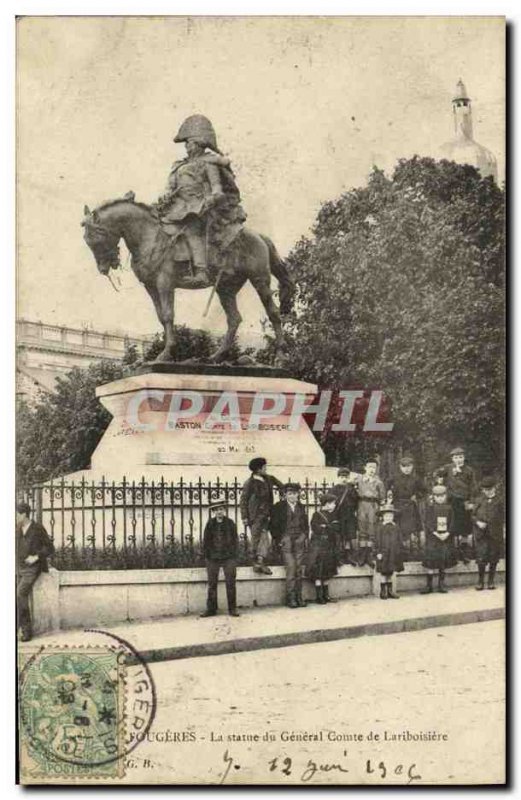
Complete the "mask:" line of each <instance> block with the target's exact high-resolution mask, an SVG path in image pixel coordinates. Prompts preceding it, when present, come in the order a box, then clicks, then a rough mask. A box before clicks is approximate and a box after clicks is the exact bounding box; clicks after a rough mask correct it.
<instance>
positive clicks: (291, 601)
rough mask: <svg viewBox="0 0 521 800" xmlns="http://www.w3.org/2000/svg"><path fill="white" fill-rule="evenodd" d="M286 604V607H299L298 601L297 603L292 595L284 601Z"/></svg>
mask: <svg viewBox="0 0 521 800" xmlns="http://www.w3.org/2000/svg"><path fill="white" fill-rule="evenodd" d="M286 605H287V606H288V608H298V607H299V606H298V603H297V601H296V600H295V598H294V597H289V598H288V602H287V603H286Z"/></svg>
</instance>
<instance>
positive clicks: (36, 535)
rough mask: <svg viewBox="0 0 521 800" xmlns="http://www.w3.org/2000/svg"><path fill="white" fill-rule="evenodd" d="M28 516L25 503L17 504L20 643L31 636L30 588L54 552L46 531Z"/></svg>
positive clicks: (28, 511) (17, 594)
mask: <svg viewBox="0 0 521 800" xmlns="http://www.w3.org/2000/svg"><path fill="white" fill-rule="evenodd" d="M30 517H31V509H30V507H29V506H28V505H27V503H19V505H18V506H17V507H16V566H17V573H18V574H17V585H16V605H17V616H18V628H19V629H20V636H21V639H22V641H23V642H28V641H29V640H30V639H32V635H33V631H32V620H31V611H30V608H29V597H30V595H31V590H32V588H33V586H34V584H35V582H36V581H37V579H38V576H39V575H40V573H42V572H48V571H49V567H48V564H47V559H48V558H50V556H52V555H53V553H54V546H53V543H52V541H51V540H50V538H49V536H48V535H47V531H46V530H45V528H44V527H43V525H40V523H39V522H33V521H31V518H30Z"/></svg>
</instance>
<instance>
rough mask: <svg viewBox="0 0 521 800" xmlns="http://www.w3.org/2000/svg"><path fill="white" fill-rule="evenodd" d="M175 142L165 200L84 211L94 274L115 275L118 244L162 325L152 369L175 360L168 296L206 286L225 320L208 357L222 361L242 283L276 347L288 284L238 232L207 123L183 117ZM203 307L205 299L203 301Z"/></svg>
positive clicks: (261, 243)
mask: <svg viewBox="0 0 521 800" xmlns="http://www.w3.org/2000/svg"><path fill="white" fill-rule="evenodd" d="M174 141H175V142H185V146H186V151H187V157H186V158H184V159H182V160H181V161H176V162H175V163H174V165H173V167H172V170H171V172H170V176H169V179H168V188H167V191H166V193H165V194H164V195H163V196H162V197H160V198H159V200H158V202H157V203H155V204H154V205H152V206H147V205H145V204H144V203H138V202H136V201H135V196H134V193H133V192H128V193H127V194H126V195H124V196H123V197H121V198H118V199H116V200H112V201H110V202H108V203H103V204H102V205H100V206H98V207H97V208H95V209H94V210H93V211H90V209H89V208H88V206H85V209H84V219H83V221H82V223H81V224H82V225H83V227H84V230H85V232H84V239H85V241H86V242H87V244H88V246H89V247H90V249H91V250H92V253H93V254H94V257H95V259H96V264H97V267H98V270H99V271H100V272H101V273H102V274H103V275H107V276H109V277H110V271H111V270H114V269H118V268H119V267H120V260H119V241H120V239H123V241H124V242H125V244H126V246H127V248H128V250H129V252H130V254H131V257H132V258H131V264H132V269H133V271H134V273H135V274H136V276H137V278H138V279H139V281H140V282H141V283H142V284H143V285H144V287H145V289H146V290H147V292H148V294H149V296H150V298H151V299H152V302H153V303H154V306H155V309H156V313H157V316H158V318H159V320H160V321H161V324H162V325H163V329H164V333H165V346H164V349H163V351H162V352H161V353H160V355H159V356H158V360H159V361H167V362H168V361H172V360H173V359H174V358H175V337H174V299H175V290H176V289H177V288H179V289H204V288H208V287H210V286H213V292H215V293H216V294H217V296H218V298H219V300H220V302H221V305H222V307H223V309H224V312H225V314H226V321H227V325H228V328H227V331H226V334H225V336H224V338H223V341H222V342H221V343H220V346H219V348H218V349H217V350H216V352H215V353H214V354H213V356H212V360H214V361H216V362H218V361H223V360H225V359H226V357H227V355H228V354H229V352H230V349H231V347H232V345H233V343H234V341H235V336H236V333H237V329H238V327H239V325H240V323H241V321H242V317H241V315H240V313H239V309H238V307H237V294H238V292H239V291H240V289H241V288H242V287H243V286H244V284H245V283H246V281H250V283H251V284H252V285H253V287H254V288H255V289H256V291H257V294H258V295H259V298H260V300H261V302H262V304H263V306H264V308H265V310H266V313H267V315H268V318H269V320H270V322H271V324H272V326H273V331H274V334H275V346H276V348H277V349H278V348H280V347H281V346H282V345H283V332H282V324H281V317H280V311H282V313H285V312H287V311H289V309H290V306H291V302H292V297H293V293H294V285H293V281H292V279H291V277H290V275H289V273H288V270H287V268H286V265H285V263H284V261H283V260H282V259H281V258H280V256H279V254H278V253H277V250H276V248H275V245H274V244H273V242H272V241H271V239H269V238H268V237H267V236H264V235H263V234H259V233H255V231H252V230H249V229H248V228H247V227H245V226H244V222H245V220H246V214H245V213H244V211H243V209H242V206H241V196H240V193H239V189H238V187H237V184H236V182H235V178H234V175H233V172H232V169H231V165H230V161H229V159H228V158H225V157H224V156H223V155H222V154H221V153H220V151H219V149H218V147H217V141H216V137H215V132H214V129H213V127H212V124H211V122H210V121H209V120H208V119H207V118H206V117H203V116H202V115H200V114H196V115H194V116H191V117H188V119H186V120H185V121H184V122H183V124H182V125H181V128H180V129H179V132H178V134H177V135H176V137H175V139H174ZM272 275H273V276H274V277H275V278H276V279H277V280H278V282H279V300H280V311H279V308H278V307H277V305H276V304H275V302H274V300H273V292H272V289H271V277H272ZM210 299H211V298H210Z"/></svg>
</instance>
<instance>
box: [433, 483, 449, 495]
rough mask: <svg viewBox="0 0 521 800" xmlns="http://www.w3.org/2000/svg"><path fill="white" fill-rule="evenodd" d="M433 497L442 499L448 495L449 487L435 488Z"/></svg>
mask: <svg viewBox="0 0 521 800" xmlns="http://www.w3.org/2000/svg"><path fill="white" fill-rule="evenodd" d="M432 493H433V495H436V496H437V497H441V495H442V494H447V487H446V486H434V487H433V490H432Z"/></svg>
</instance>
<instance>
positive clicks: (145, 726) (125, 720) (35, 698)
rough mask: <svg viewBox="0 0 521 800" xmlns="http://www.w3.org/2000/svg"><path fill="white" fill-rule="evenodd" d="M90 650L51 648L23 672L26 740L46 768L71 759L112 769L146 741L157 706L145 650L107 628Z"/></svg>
mask: <svg viewBox="0 0 521 800" xmlns="http://www.w3.org/2000/svg"><path fill="white" fill-rule="evenodd" d="M85 634H86V636H88V641H87V642H86V643H85V644H84V645H77V646H74V647H66V646H59V645H48V646H43V647H41V648H40V649H39V650H38V651H36V652H35V653H33V654H32V655H30V656H29V657H28V658H27V660H26V661H25V663H24V664H23V666H22V668H21V672H20V688H19V700H20V703H19V708H20V731H21V739H22V741H23V743H24V744H25V746H26V748H27V750H28V751H29V752H30V754H31V756H32V758H33V760H35V761H36V762H38V764H39V766H40V767H44V768H48V767H49V766H50V765H51V764H52V763H54V764H56V762H65V763H66V764H69V765H76V766H77V767H83V768H91V769H96V770H99V771H101V772H102V773H103V772H105V771H106V769H104V768H106V767H107V765H114V763H115V762H118V761H119V760H121V759H124V758H125V757H126V756H127V755H129V753H131V752H132V751H133V750H134V749H135V748H136V747H137V746H138V744H139V743H140V741H142V740H143V739H144V738H146V734H147V732H148V731H149V730H150V726H151V725H152V722H153V720H154V717H155V712H156V707H157V702H156V692H155V686H154V681H153V678H152V674H151V672H150V669H149V667H148V665H147V663H146V662H145V661H144V659H143V658H142V657H141V655H140V654H139V652H138V651H137V650H136V649H135V648H134V647H133V646H132V645H131V644H130V643H129V642H127V641H126V640H124V639H122V638H121V637H119V636H116V635H115V634H112V633H109V632H107V631H100V630H89V631H86V632H85Z"/></svg>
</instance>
